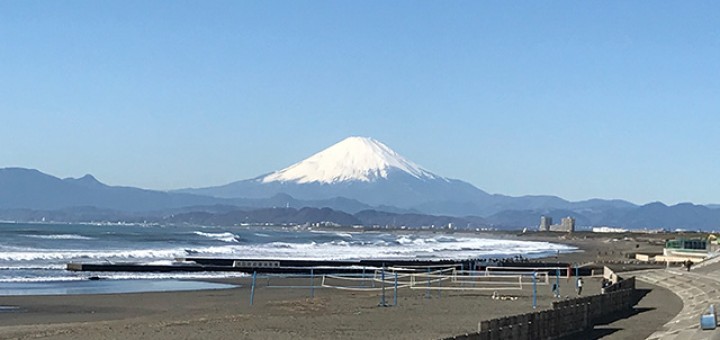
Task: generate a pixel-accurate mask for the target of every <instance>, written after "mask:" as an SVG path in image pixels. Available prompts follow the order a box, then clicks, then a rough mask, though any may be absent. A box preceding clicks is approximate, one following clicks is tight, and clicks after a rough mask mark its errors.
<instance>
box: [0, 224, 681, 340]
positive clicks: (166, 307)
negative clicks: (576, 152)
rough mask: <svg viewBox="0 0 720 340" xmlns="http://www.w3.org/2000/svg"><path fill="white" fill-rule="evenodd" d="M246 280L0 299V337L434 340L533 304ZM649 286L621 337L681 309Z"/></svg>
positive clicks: (597, 244)
mask: <svg viewBox="0 0 720 340" xmlns="http://www.w3.org/2000/svg"><path fill="white" fill-rule="evenodd" d="M473 235H475V236H476V237H477V236H480V237H482V236H481V235H479V234H473ZM532 236H533V237H527V236H523V235H519V236H518V235H511V236H507V237H512V238H513V239H517V240H527V241H536V240H537V241H549V242H557V243H563V242H564V243H566V244H570V245H576V246H578V247H579V249H581V250H582V251H579V252H573V253H561V254H560V255H559V257H558V260H559V261H564V262H573V261H574V262H580V261H586V260H597V259H598V256H600V257H604V255H602V253H601V254H600V255H598V254H597V251H598V249H604V250H607V251H609V252H612V253H610V254H609V255H608V256H607V257H608V258H615V259H616V260H618V259H622V256H623V255H622V254H624V253H626V252H630V251H633V250H634V249H639V248H640V247H639V246H638V247H636V246H635V245H636V243H635V242H634V241H630V240H626V241H611V240H613V239H614V238H607V237H604V238H586V237H585V238H583V237H582V236H581V237H579V238H569V239H565V240H563V239H561V238H560V237H561V236H560V235H548V236H546V235H532ZM537 236H539V237H537ZM609 240H610V241H609ZM636 241H637V240H636ZM638 244H639V243H638ZM644 246H645V245H643V247H644ZM547 259H551V260H552V259H554V257H549V258H546V260H547ZM583 263H584V262H583ZM316 279H317V280H319V278H316ZM250 280H251V279H250V278H249V277H244V278H230V279H210V280H203V281H207V282H218V283H231V284H238V285H240V286H239V287H236V288H229V289H220V290H196V291H178V292H147V293H127V294H97V295H56V296H10V297H8V296H2V297H0V305H1V306H10V307H18V309H17V310H12V311H6V312H2V313H0V316H2V317H0V338H15V339H29V338H47V339H81V340H82V339H104V338H139V339H144V338H152V339H178V338H181V339H182V338H204V339H237V338H240V339H256V338H274V339H296V338H314V339H337V338H343V339H377V338H397V339H417V338H420V339H435V338H443V337H449V336H453V335H458V334H464V333H467V332H472V331H474V330H476V329H477V323H478V322H479V321H481V320H487V319H491V318H495V317H501V316H508V315H513V314H519V313H525V312H529V311H532V310H533V309H532V302H531V301H532V299H531V296H532V288H531V287H530V286H529V285H525V286H524V287H523V289H521V290H509V291H501V292H500V294H501V295H505V296H511V297H516V300H513V301H500V300H494V299H492V294H493V291H492V290H484V291H472V290H466V291H440V290H432V291H427V290H425V289H409V288H404V289H401V290H398V305H397V306H392V307H378V304H379V303H380V302H381V295H380V292H379V291H370V292H367V291H347V290H338V289H330V288H318V289H314V290H312V291H311V290H310V289H307V288H292V289H291V288H278V287H276V286H308V285H309V282H308V280H307V279H304V278H303V279H281V278H270V279H268V278H265V277H262V278H260V279H258V283H257V288H256V290H255V292H254V293H255V294H254V301H253V305H252V306H251V305H250ZM595 281H596V279H591V278H588V279H587V280H586V287H587V288H586V290H585V291H584V292H585V294H592V293H594V292H593V291H594V289H596V288H597V289H599V282H595ZM573 285H574V281H573V280H570V279H565V278H563V279H561V280H560V289H561V292H562V295H563V296H564V297H565V296H568V297H570V296H574V294H576V293H575V292H574V286H573ZM649 288H651V289H652V290H651V291H650V293H649V294H648V297H650V296H652V297H654V298H653V299H650V300H643V301H646V302H647V301H650V302H649V303H651V304H653V305H652V306H650V307H647V308H652V310H650V311H644V312H642V313H638V314H637V315H634V316H631V318H636V319H637V318H639V319H638V320H642V322H643V325H644V326H643V327H640V328H638V329H636V328H637V327H636V326H635V325H634V324H635V323H636V322H631V323H628V322H627V320H629V319H623V320H625V321H626V325H625V326H624V327H626V329H623V330H615V331H613V334H614V335H617V336H620V335H621V334H622V336H621V337H619V338H623V337H625V338H637V337H646V336H648V335H649V334H650V333H652V331H654V328H653V329H652V330H651V331H650V332H649V333H648V331H649V328H652V327H651V325H655V324H656V326H657V327H660V326H662V324H664V323H665V322H666V321H668V320H669V319H671V318H672V317H673V316H674V315H675V314H676V313H677V312H679V309H680V308H682V302H680V305H679V308H678V302H677V301H675V300H673V299H672V298H670V299H665V298H659V297H660V296H662V295H663V294H666V293H669V292H667V291H663V290H662V289H661V288H658V287H649ZM537 292H538V297H537V303H538V309H544V308H549V307H550V304H551V302H552V301H553V297H552V294H551V292H550V289H549V287H548V286H545V285H543V286H538V289H537ZM313 294H314V296H312V295H313ZM386 294H387V296H386V302H387V303H389V304H392V303H393V302H394V301H393V295H392V294H393V289H391V288H390V287H388V288H387V291H386ZM641 303H643V302H642V301H641ZM675 309H677V311H675ZM668 315H669V318H667V316H668ZM665 318H667V320H666V319H665ZM623 320H619V321H618V322H622V321H623ZM611 325H612V324H611ZM608 327H610V326H608ZM653 327H654V326H653ZM657 327H656V328H657Z"/></svg>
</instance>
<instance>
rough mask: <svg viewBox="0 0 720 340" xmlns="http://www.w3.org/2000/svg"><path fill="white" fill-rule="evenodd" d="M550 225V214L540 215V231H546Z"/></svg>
mask: <svg viewBox="0 0 720 340" xmlns="http://www.w3.org/2000/svg"><path fill="white" fill-rule="evenodd" d="M551 225H552V217H550V216H540V228H539V230H540V231H548V230H550V226H551Z"/></svg>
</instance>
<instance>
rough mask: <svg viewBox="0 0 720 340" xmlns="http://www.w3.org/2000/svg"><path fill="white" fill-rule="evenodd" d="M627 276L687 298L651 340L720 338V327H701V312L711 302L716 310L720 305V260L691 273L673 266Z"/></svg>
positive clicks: (632, 273) (704, 310) (683, 299)
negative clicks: (676, 312) (710, 328)
mask: <svg viewBox="0 0 720 340" xmlns="http://www.w3.org/2000/svg"><path fill="white" fill-rule="evenodd" d="M625 275H628V276H632V275H634V276H635V277H636V278H637V279H638V280H642V281H645V282H648V283H650V284H653V285H657V286H660V287H664V288H667V289H668V290H670V291H671V292H673V293H675V294H677V295H678V296H679V297H680V299H682V301H683V309H682V311H680V313H679V314H678V315H676V316H675V318H673V319H672V320H670V321H669V322H668V323H666V324H665V325H664V326H663V327H662V329H659V330H658V331H656V332H655V333H653V334H652V335H650V336H649V337H648V338H647V339H649V340H656V339H663V340H686V339H688V340H692V339H720V328H718V329H715V330H706V331H703V330H701V329H700V315H702V314H703V313H706V312H707V310H708V308H709V307H710V305H711V304H714V305H715V308H716V309H717V308H720V263H713V264H709V265H705V266H703V267H702V268H698V269H697V270H693V271H690V272H688V271H685V270H681V269H679V268H673V269H664V270H663V269H653V270H642V271H636V272H631V273H625Z"/></svg>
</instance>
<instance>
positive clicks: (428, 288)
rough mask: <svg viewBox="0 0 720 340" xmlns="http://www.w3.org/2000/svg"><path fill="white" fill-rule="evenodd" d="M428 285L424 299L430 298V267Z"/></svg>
mask: <svg viewBox="0 0 720 340" xmlns="http://www.w3.org/2000/svg"><path fill="white" fill-rule="evenodd" d="M427 275H428V277H427V278H428V283H427V294H425V297H426V298H428V299H429V298H430V267H428V274H427Z"/></svg>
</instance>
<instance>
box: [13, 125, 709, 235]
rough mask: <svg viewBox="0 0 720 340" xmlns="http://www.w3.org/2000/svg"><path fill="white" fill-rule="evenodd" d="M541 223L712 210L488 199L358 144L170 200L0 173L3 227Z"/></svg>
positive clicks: (691, 216)
mask: <svg viewBox="0 0 720 340" xmlns="http://www.w3.org/2000/svg"><path fill="white" fill-rule="evenodd" d="M267 208H274V209H270V210H267ZM303 208H307V209H303ZM323 208H326V209H323ZM268 211H269V212H272V213H271V214H266V213H267V212H268ZM541 215H546V216H551V217H553V218H554V219H556V220H558V221H559V219H560V218H561V217H565V216H573V217H575V218H576V221H577V225H580V226H599V225H607V226H619V227H627V228H653V229H654V228H667V229H675V228H682V229H691V230H696V229H705V230H720V205H708V206H701V205H693V204H689V203H684V204H678V205H675V206H666V205H664V204H662V203H651V204H647V205H644V206H637V205H634V204H632V203H630V202H627V201H623V200H602V199H592V200H587V201H580V202H570V201H567V200H564V199H562V198H559V197H555V196H521V197H511V196H504V195H493V194H488V193H486V192H485V191H483V190H480V189H478V188H476V187H474V186H473V185H471V184H469V183H467V182H463V181H460V180H456V179H449V178H445V177H442V176H439V175H436V174H434V173H432V172H430V171H428V170H426V169H424V168H422V167H420V166H419V165H417V164H415V163H413V162H411V161H410V160H408V159H406V158H404V157H403V156H401V155H399V154H398V153H396V152H395V151H393V150H392V149H390V148H389V147H387V146H386V145H384V144H382V143H380V142H379V141H376V140H374V139H371V138H363V137H350V138H347V139H345V140H343V141H341V142H339V143H337V144H335V145H333V146H331V147H329V148H327V149H326V150H323V151H321V152H319V153H317V154H315V155H313V156H311V157H309V158H307V159H305V160H303V161H301V162H298V163H296V164H294V165H292V166H290V167H288V168H286V169H283V170H280V171H276V172H273V173H269V174H266V175H262V176H259V177H256V178H253V179H248V180H241V181H236V182H233V183H229V184H226V185H223V186H219V187H209V188H195V189H183V190H177V191H171V192H162V191H154V190H145V189H138V188H132V187H119V186H108V185H105V184H103V183H101V182H99V181H98V180H96V179H95V178H94V177H93V176H91V175H86V176H84V177H81V178H77V179H75V178H67V179H60V178H57V177H53V176H51V175H47V174H44V173H42V172H40V171H38V170H33V169H23V168H5V169H0V219H10V220H37V219H39V218H42V217H47V218H50V219H54V220H64V221H97V220H107V221H112V220H126V221H129V220H146V219H150V220H163V219H164V220H165V221H173V222H178V223H180V222H188V223H189V222H192V221H194V222H197V223H220V222H222V223H229V224H234V223H235V222H236V221H238V219H240V220H242V219H245V220H252V221H253V223H265V222H267V223H272V222H278V223H280V222H279V221H284V222H282V223H305V222H321V221H325V222H336V223H340V224H371V225H373V224H377V225H395V226H400V225H407V226H419V225H433V224H434V225H443V224H448V223H452V224H453V225H455V226H458V227H478V226H495V227H531V226H535V225H537V224H538V222H539V218H540V216H541ZM264 217H266V218H267V220H266V221H263V220H262V219H263V218H264ZM324 219H329V220H324ZM201 221H205V222H201ZM290 221H292V222H290Z"/></svg>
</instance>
